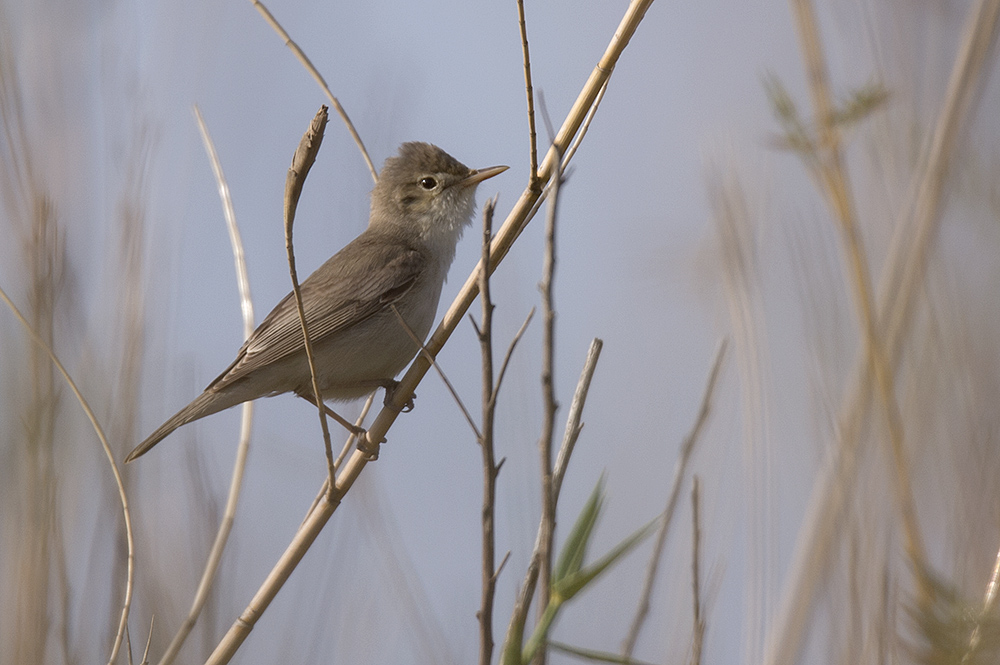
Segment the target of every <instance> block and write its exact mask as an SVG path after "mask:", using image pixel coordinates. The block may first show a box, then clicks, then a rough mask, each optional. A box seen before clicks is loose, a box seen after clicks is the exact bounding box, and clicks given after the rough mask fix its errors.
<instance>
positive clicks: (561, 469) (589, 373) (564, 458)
mask: <svg viewBox="0 0 1000 665" xmlns="http://www.w3.org/2000/svg"><path fill="white" fill-rule="evenodd" d="M603 348H604V341H603V340H601V339H600V338H597V337H595V338H594V339H592V340H591V341H590V348H589V349H587V359H586V360H585V361H584V363H583V371H582V372H580V380H579V381H577V383H576V392H574V393H573V401H572V402H570V405H569V414H568V415H567V416H566V430H565V431H564V432H563V441H562V445H561V446H559V454H558V455H557V456H556V463H555V466H554V467H552V496H553V499H554V500H555V502H556V503H558V502H559V492H560V491H562V483H563V478H565V477H566V469H568V468H569V459H570V456H571V455H572V454H573V450H574V448H575V447H576V441H577V439H579V438H580V432H582V431H583V424H582V423H581V422H580V420H581V419H582V418H583V407H584V406H585V405H586V404H587V394H588V393H589V392H590V382H591V380H592V379H593V378H594V371H595V370H596V369H597V361H598V360H599V359H600V357H601V349H603Z"/></svg>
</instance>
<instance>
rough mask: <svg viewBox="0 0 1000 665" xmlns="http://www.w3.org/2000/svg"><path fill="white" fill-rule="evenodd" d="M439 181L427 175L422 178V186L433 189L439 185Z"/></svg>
mask: <svg viewBox="0 0 1000 665" xmlns="http://www.w3.org/2000/svg"><path fill="white" fill-rule="evenodd" d="M437 184H438V181H437V180H435V179H434V178H432V177H430V176H426V177H423V178H421V179H420V186H421V187H423V188H424V189H427V190H431V189H434V188H435V187H437Z"/></svg>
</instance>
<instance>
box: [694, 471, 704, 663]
mask: <svg viewBox="0 0 1000 665" xmlns="http://www.w3.org/2000/svg"><path fill="white" fill-rule="evenodd" d="M699 487H700V484H699V482H698V476H695V477H694V478H692V479H691V523H692V534H691V594H692V602H693V603H694V608H693V610H692V611H693V612H694V626H693V628H692V633H693V636H692V637H693V639H692V641H691V665H701V646H702V642H703V641H704V639H705V619H704V617H702V615H701V570H700V569H701V524H700V522H699V519H698V512H699V496H698V490H699Z"/></svg>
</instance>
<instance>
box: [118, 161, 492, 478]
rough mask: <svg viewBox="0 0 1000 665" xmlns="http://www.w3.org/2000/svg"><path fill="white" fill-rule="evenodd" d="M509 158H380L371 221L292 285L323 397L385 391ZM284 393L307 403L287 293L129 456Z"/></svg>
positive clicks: (409, 354)
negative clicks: (486, 187)
mask: <svg viewBox="0 0 1000 665" xmlns="http://www.w3.org/2000/svg"><path fill="white" fill-rule="evenodd" d="M507 168H508V167H506V166H493V167H489V168H485V169H470V168H469V167H467V166H465V165H464V164H462V163H461V162H459V161H458V160H457V159H455V158H454V157H452V156H451V155H449V154H448V153H446V152H445V151H444V150H442V149H441V148H438V147H437V146H435V145H432V144H430V143H421V142H408V143H403V144H402V145H401V146H400V148H399V152H398V154H397V155H395V156H392V157H389V158H388V159H386V161H385V164H384V165H383V167H382V171H381V173H380V175H379V178H378V181H377V183H376V184H375V187H374V189H373V190H372V193H371V211H370V215H369V221H368V227H367V228H366V229H365V230H364V231H363V232H362V233H361V234H360V235H359V236H358V237H356V238H355V239H354V240H352V241H351V242H350V243H348V244H347V245H346V246H345V247H344V248H343V249H341V250H340V251H339V252H337V253H336V254H334V255H333V257H331V258H330V259H328V260H327V261H326V262H325V263H323V264H322V265H321V266H320V267H319V268H317V269H316V271H315V272H313V273H312V274H311V275H310V276H309V277H308V278H306V280H305V281H303V282H302V284H301V286H300V291H301V294H302V301H303V309H304V310H305V316H306V322H307V325H308V328H309V338H310V341H311V343H312V347H313V355H314V360H315V366H316V378H317V380H318V384H319V388H320V392H321V394H322V397H323V399H324V400H333V401H351V400H355V399H358V398H360V397H362V396H364V395H366V394H368V393H371V392H372V391H374V390H375V389H377V388H379V387H382V388H385V389H386V391H387V401H388V397H389V396H390V395H391V392H390V391H391V390H392V388H393V387H394V386H395V385H396V382H395V381H394V378H395V377H396V375H397V374H399V372H401V371H402V370H403V369H404V368H405V367H406V366H407V364H409V362H410V360H412V359H413V357H414V356H415V355H416V354H417V352H418V351H419V350H420V346H419V345H418V344H417V342H416V341H414V339H413V337H411V332H412V333H413V335H414V336H415V337H417V338H418V339H420V340H421V341H422V340H424V339H425V338H426V337H427V334H428V333H429V332H430V328H431V324H432V323H433V322H434V317H435V315H436V313H437V306H438V301H439V299H440V296H441V288H442V286H443V285H444V282H445V279H446V277H447V274H448V269H449V267H450V266H451V263H452V261H453V260H454V258H455V251H456V246H457V244H458V241H459V239H460V238H461V236H462V232H463V230H464V229H465V228H466V227H467V226H469V225H470V224H471V223H472V217H473V214H474V213H475V206H476V201H475V196H476V187H477V185H478V184H479V183H480V182H482V181H483V180H486V179H487V178H492V177H493V176H496V175H498V174H500V173H502V172H503V171H506V170H507ZM400 319H402V321H404V322H405V324H406V325H405V326H404V325H403V323H401V321H400ZM407 328H409V330H407ZM282 393H295V394H296V395H298V396H300V397H304V398H305V399H307V400H309V401H311V402H314V393H313V387H312V375H311V373H310V370H309V365H308V362H307V360H306V353H305V345H304V342H303V337H302V328H301V323H300V319H299V314H298V309H297V307H296V304H295V298H294V294H292V293H289V294H288V295H287V296H285V297H284V299H282V300H281V301H280V302H279V303H278V304H277V305H276V306H275V308H274V309H273V310H271V313H270V314H268V315H267V317H265V318H264V320H263V321H262V322H261V323H260V325H259V326H258V327H257V329H256V330H254V331H253V333H252V334H251V335H250V336H249V337H248V338H247V340H246V342H245V343H244V344H243V346H242V347H241V348H240V350H239V351H238V352H237V354H236V359H235V360H234V361H233V362H232V363H231V364H230V365H229V367H227V368H226V369H225V371H223V372H222V373H221V374H220V375H219V376H218V377H217V378H216V379H215V380H214V381H212V382H211V383H210V384H208V387H207V388H205V390H204V392H202V393H201V394H200V395H199V396H198V397H196V398H195V399H194V400H193V401H192V402H191V403H190V404H188V405H187V406H185V407H184V408H183V409H181V410H180V411H178V412H177V413H176V414H174V416H172V417H171V418H170V419H169V420H167V421H166V422H165V423H163V424H162V425H160V427H158V428H157V429H156V430H155V431H153V433H152V434H150V435H149V436H148V437H147V438H146V439H144V440H143V441H142V442H141V443H140V444H139V445H137V446H136V447H135V448H134V449H133V450H132V451H131V452H130V453H129V454H128V456H127V457H126V458H125V462H126V463H128V462H131V461H133V460H135V459H136V458H138V457H140V456H142V455H144V454H145V453H147V452H148V451H149V450H150V449H151V448H152V447H153V446H155V445H156V444H157V443H159V442H160V441H162V440H163V439H164V438H166V437H167V436H168V435H170V434H171V433H172V432H173V431H174V430H176V429H177V428H178V427H181V426H182V425H186V424H188V423H190V422H193V421H195V420H198V419H200V418H204V417H205V416H209V415H212V414H214V413H218V412H219V411H223V410H225V409H228V408H230V407H233V406H236V405H238V404H241V403H243V402H247V401H250V400H255V399H258V398H260V397H270V396H273V395H279V394H282ZM343 424H345V426H348V427H349V428H351V427H353V425H350V423H347V422H346V421H343Z"/></svg>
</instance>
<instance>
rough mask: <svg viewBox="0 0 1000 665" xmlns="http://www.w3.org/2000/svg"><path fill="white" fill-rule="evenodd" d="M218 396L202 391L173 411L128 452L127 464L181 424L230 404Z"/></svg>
mask: <svg viewBox="0 0 1000 665" xmlns="http://www.w3.org/2000/svg"><path fill="white" fill-rule="evenodd" d="M219 397H220V395H219V394H218V393H213V392H210V391H205V392H203V393H202V394H201V395H199V396H198V397H197V398H195V400H194V401H193V402H191V403H190V404H188V405H187V406H185V407H184V408H183V409H181V410H180V411H178V412H177V413H175V414H174V416H173V417H172V418H170V420H168V421H167V422H165V423H163V424H162V425H160V426H159V427H158V428H156V431H155V432H153V433H152V434H150V435H149V436H148V437H146V439H145V440H144V441H143V442H142V443H140V444H139V445H138V446H136V447H135V448H134V449H133V450H132V452H130V453H129V454H128V457H126V458H125V463H126V464H128V463H129V462H131V461H132V460H134V459H136V458H137V457H141V456H143V455H145V454H146V453H147V452H149V449H150V448H152V447H153V446H155V445H156V444H158V443H159V442H160V441H162V440H163V439H165V438H166V437H167V436H169V435H170V433H171V432H173V431H174V430H175V429H177V428H178V427H180V426H181V425H187V424H188V423H189V422H192V421H194V420H198V419H199V418H204V417H205V416H208V415H211V414H213V413H216V412H218V411H221V410H222V409H225V408H228V407H230V406H232V405H231V404H228V403H226V401H225V400H221V399H219Z"/></svg>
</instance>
